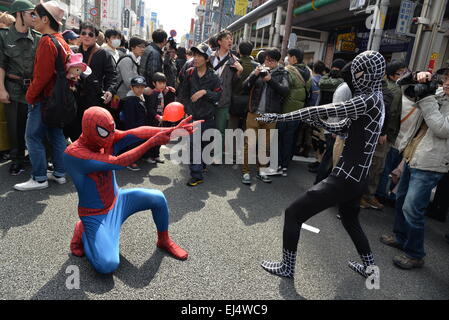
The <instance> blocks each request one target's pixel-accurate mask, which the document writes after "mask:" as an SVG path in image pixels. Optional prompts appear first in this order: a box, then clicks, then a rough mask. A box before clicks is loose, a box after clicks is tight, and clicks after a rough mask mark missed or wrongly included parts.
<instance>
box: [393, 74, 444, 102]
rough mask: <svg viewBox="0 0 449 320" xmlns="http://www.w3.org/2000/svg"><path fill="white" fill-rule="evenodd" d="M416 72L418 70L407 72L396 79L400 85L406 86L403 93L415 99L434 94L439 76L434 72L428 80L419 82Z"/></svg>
mask: <svg viewBox="0 0 449 320" xmlns="http://www.w3.org/2000/svg"><path fill="white" fill-rule="evenodd" d="M418 73H419V72H408V73H406V74H405V75H403V76H402V77H401V78H399V79H398V81H396V83H397V84H398V85H400V86H401V87H402V86H407V88H405V90H404V94H405V95H406V96H407V97H408V98H410V99H412V100H415V101H417V100H420V99H422V98H424V97H427V96H431V95H434V94H435V92H436V91H437V89H438V84H439V82H440V80H439V76H438V75H437V74H434V75H433V76H432V78H431V79H430V80H429V81H427V82H425V83H420V82H418V80H417V78H416V77H417V74H418Z"/></svg>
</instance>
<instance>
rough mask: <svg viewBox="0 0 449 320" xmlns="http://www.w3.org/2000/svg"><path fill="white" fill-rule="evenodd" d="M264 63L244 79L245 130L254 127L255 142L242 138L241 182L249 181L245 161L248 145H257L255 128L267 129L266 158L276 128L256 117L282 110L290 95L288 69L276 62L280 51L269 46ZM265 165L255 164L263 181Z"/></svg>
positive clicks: (249, 182)
mask: <svg viewBox="0 0 449 320" xmlns="http://www.w3.org/2000/svg"><path fill="white" fill-rule="evenodd" d="M264 54H265V55H264V57H265V63H264V65H263V66H258V67H257V68H256V69H255V70H254V71H253V72H252V73H251V74H250V75H249V77H248V78H247V79H246V80H245V81H244V82H243V88H244V89H246V90H247V91H249V92H250V96H249V101H250V102H249V105H248V114H247V116H246V130H255V136H256V141H248V139H247V138H246V137H245V140H244V162H243V167H242V174H243V176H242V183H243V184H248V185H249V184H251V176H250V170H249V163H248V162H249V161H248V146H249V144H252V143H255V144H256V145H257V131H258V130H266V148H267V157H268V156H269V152H270V130H272V129H275V128H276V123H265V122H262V121H257V120H256V118H257V117H259V116H260V115H261V114H264V113H282V104H283V100H284V99H285V98H286V97H287V96H288V94H289V84H288V72H287V70H285V68H284V67H282V66H281V65H280V64H279V61H280V60H281V53H280V52H279V50H278V49H276V48H272V49H270V50H266V51H265V52H264ZM264 167H266V165H261V164H259V163H258V169H259V172H258V174H257V175H256V177H257V178H258V179H259V180H261V181H263V182H266V183H270V182H271V179H270V178H269V177H268V176H267V175H266V171H264V169H265V168H264Z"/></svg>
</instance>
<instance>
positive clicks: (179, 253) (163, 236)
mask: <svg viewBox="0 0 449 320" xmlns="http://www.w3.org/2000/svg"><path fill="white" fill-rule="evenodd" d="M157 236H158V240H157V247H158V248H161V249H164V250H166V251H168V253H170V254H171V255H173V256H174V257H175V258H176V259H179V260H186V259H187V257H188V256H189V254H188V253H187V251H185V250H184V249H182V248H181V247H180V246H178V245H177V244H176V243H175V242H174V241H173V240H172V239H170V237H169V235H168V231H164V232H159V231H158V233H157Z"/></svg>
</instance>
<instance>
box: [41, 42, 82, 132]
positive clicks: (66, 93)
mask: <svg viewBox="0 0 449 320" xmlns="http://www.w3.org/2000/svg"><path fill="white" fill-rule="evenodd" d="M44 36H49V37H50V38H51V40H52V41H53V44H54V45H55V47H56V49H57V51H58V55H57V56H56V63H55V65H56V66H55V71H56V80H55V86H54V88H53V92H52V93H51V96H50V97H46V99H45V101H44V102H43V103H42V108H41V112H42V121H43V123H44V124H45V125H46V126H48V127H52V128H64V127H65V126H67V125H68V124H70V123H71V122H72V121H73V120H74V119H75V118H76V115H77V105H76V101H75V96H74V94H73V91H72V90H70V88H69V82H68V79H67V78H66V71H65V66H64V64H63V61H62V59H61V57H63V55H62V54H61V50H63V48H62V47H61V45H60V44H59V42H58V40H56V38H55V37H54V36H52V35H50V34H45V35H44ZM63 51H64V50H63ZM67 57H68V56H67ZM65 60H66V58H64V63H65Z"/></svg>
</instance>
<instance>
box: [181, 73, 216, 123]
mask: <svg viewBox="0 0 449 320" xmlns="http://www.w3.org/2000/svg"><path fill="white" fill-rule="evenodd" d="M200 90H206V91H207V93H206V94H205V95H204V96H203V97H201V98H200V99H199V100H198V101H196V102H192V100H191V97H192V96H193V95H194V94H195V93H196V92H198V91H200ZM181 97H182V101H184V103H185V108H186V113H187V114H191V115H192V116H193V120H210V119H213V118H214V114H215V108H216V107H218V102H219V101H220V97H221V86H220V78H218V76H217V75H216V74H215V72H214V70H213V69H211V68H208V69H207V71H206V73H205V74H204V76H203V77H201V78H200V77H199V76H198V72H197V70H196V68H190V69H188V70H187V71H186V78H185V80H184V84H183V86H182V93H181Z"/></svg>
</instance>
